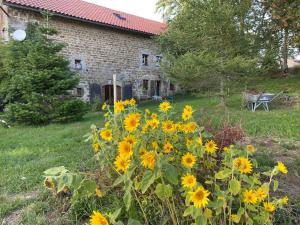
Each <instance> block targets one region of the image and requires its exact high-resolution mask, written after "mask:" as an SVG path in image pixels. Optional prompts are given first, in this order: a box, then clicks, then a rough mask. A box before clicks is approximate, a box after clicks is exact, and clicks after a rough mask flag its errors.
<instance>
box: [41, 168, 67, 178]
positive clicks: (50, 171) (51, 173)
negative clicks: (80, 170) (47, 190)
mask: <svg viewBox="0 0 300 225" xmlns="http://www.w3.org/2000/svg"><path fill="white" fill-rule="evenodd" d="M66 172H68V170H66V168H65V167H64V166H59V167H53V168H50V169H47V170H45V171H44V174H45V175H46V176H58V175H60V174H64V173H66Z"/></svg>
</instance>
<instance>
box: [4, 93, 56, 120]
mask: <svg viewBox="0 0 300 225" xmlns="http://www.w3.org/2000/svg"><path fill="white" fill-rule="evenodd" d="M50 101H51V100H50V99H49V98H47V97H45V96H31V98H30V99H28V102H27V103H20V102H16V103H12V104H9V105H8V107H7V114H6V117H7V118H8V120H10V121H11V122H17V123H23V124H33V125H35V124H47V123H49V122H50V121H51V119H52V117H53V115H52V112H53V108H52V104H50Z"/></svg>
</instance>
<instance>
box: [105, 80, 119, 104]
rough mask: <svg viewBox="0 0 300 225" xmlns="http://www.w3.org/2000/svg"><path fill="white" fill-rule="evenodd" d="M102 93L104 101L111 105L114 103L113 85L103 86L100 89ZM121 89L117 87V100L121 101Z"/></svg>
mask: <svg viewBox="0 0 300 225" xmlns="http://www.w3.org/2000/svg"><path fill="white" fill-rule="evenodd" d="M102 89H103V93H104V101H105V102H107V103H108V104H113V102H114V87H113V85H104V86H103V87H102ZM121 97H122V95H121V87H120V86H117V100H121Z"/></svg>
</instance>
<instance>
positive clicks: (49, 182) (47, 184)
mask: <svg viewBox="0 0 300 225" xmlns="http://www.w3.org/2000/svg"><path fill="white" fill-rule="evenodd" d="M44 186H45V187H46V188H49V189H53V188H54V187H55V184H54V181H53V179H52V178H51V177H47V178H46V179H45V180H44Z"/></svg>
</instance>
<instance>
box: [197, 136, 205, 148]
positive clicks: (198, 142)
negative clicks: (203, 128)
mask: <svg viewBox="0 0 300 225" xmlns="http://www.w3.org/2000/svg"><path fill="white" fill-rule="evenodd" d="M196 143H197V144H198V145H200V146H202V144H203V141H202V137H197V138H196Z"/></svg>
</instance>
